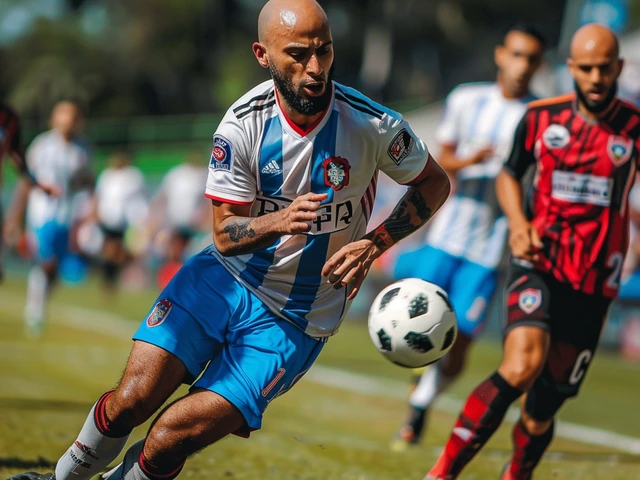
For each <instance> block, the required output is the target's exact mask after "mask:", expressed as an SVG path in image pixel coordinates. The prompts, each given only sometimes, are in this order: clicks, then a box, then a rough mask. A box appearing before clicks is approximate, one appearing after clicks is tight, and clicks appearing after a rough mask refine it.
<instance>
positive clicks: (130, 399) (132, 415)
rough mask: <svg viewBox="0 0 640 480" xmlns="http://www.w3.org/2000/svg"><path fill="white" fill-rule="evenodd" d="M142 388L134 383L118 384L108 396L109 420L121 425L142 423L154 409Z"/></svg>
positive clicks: (130, 426) (134, 425) (131, 425)
mask: <svg viewBox="0 0 640 480" xmlns="http://www.w3.org/2000/svg"><path fill="white" fill-rule="evenodd" d="M147 393H148V392H145V391H144V389H140V390H138V389H136V388H135V386H134V385H132V384H131V382H130V383H129V385H120V386H119V387H118V388H117V389H116V391H115V392H114V393H113V396H112V397H111V398H110V402H109V405H108V410H107V414H108V417H109V420H110V421H111V422H112V423H114V424H115V425H118V426H121V427H129V428H135V427H137V426H138V425H141V424H143V423H144V422H146V421H147V420H148V419H149V418H151V415H153V413H154V412H155V410H156V407H155V402H151V401H149V397H148V395H147Z"/></svg>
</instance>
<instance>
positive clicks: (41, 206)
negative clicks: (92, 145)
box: [26, 130, 90, 228]
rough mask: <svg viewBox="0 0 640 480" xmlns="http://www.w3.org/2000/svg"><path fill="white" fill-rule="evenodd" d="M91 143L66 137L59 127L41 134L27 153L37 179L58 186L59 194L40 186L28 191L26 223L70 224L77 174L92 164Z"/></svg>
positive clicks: (31, 225)
mask: <svg viewBox="0 0 640 480" xmlns="http://www.w3.org/2000/svg"><path fill="white" fill-rule="evenodd" d="M89 157H90V152H89V147H88V145H87V143H86V142H85V141H84V140H83V139H80V138H75V139H73V140H71V141H67V140H65V138H64V137H63V136H62V134H61V133H59V132H58V131H57V130H49V131H47V132H44V133H41V134H40V135H38V136H37V137H36V138H35V139H34V140H33V142H31V145H29V148H28V149H27V153H26V161H27V166H28V167H29V170H30V171H31V173H32V174H33V175H34V177H35V178H36V179H37V180H38V182H40V183H42V184H43V185H47V186H55V187H57V188H58V189H59V190H60V195H58V196H53V195H48V194H47V193H45V192H44V191H42V190H40V189H39V188H32V189H31V191H30V192H29V201H28V206H27V224H28V225H29V227H30V228H39V227H41V226H42V225H44V224H45V223H47V222H51V221H55V222H57V223H59V224H61V225H70V224H71V222H72V221H73V216H74V211H73V210H74V208H73V203H74V198H75V194H76V193H77V192H76V190H75V189H74V185H73V180H74V177H75V176H76V175H77V174H78V172H80V171H81V170H83V169H86V168H88V165H89Z"/></svg>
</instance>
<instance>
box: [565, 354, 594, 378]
mask: <svg viewBox="0 0 640 480" xmlns="http://www.w3.org/2000/svg"><path fill="white" fill-rule="evenodd" d="M592 357H593V353H591V350H583V351H582V352H580V355H578V358H576V363H575V364H574V366H573V370H572V372H571V376H570V377H569V383H570V384H571V385H575V384H576V383H578V382H579V381H580V380H582V377H584V374H585V372H586V371H587V366H588V365H589V362H590V361H591V358H592Z"/></svg>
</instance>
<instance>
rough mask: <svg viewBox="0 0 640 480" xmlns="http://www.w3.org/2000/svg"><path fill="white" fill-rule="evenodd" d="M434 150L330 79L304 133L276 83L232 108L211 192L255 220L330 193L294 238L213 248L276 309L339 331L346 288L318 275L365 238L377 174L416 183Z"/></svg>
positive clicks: (315, 330)
mask: <svg viewBox="0 0 640 480" xmlns="http://www.w3.org/2000/svg"><path fill="white" fill-rule="evenodd" d="M427 159H428V151H427V147H426V146H425V144H424V143H423V142H422V141H421V140H420V139H419V138H417V137H416V136H415V135H414V133H413V132H412V131H411V129H410V128H409V125H408V124H407V123H406V122H405V121H404V120H403V119H402V116H401V115H400V114H398V113H396V112H394V111H392V110H389V109H387V108H385V107H383V106H381V105H379V104H377V103H375V102H373V101H371V100H370V99H368V98H366V97H365V96H363V95H362V94H360V93H359V92H357V91H356V90H354V89H352V88H348V87H345V86H342V85H340V84H338V83H335V82H334V83H333V95H332V99H331V103H330V105H329V107H328V109H327V111H326V113H325V114H324V116H323V117H322V118H321V119H320V120H319V122H318V123H317V124H316V125H314V126H312V127H311V128H310V129H309V130H308V131H306V132H303V131H301V130H300V128H298V127H297V126H296V125H295V124H293V123H292V122H291V121H290V120H289V119H288V118H287V117H286V115H285V114H284V113H283V111H282V110H281V108H280V106H279V104H278V99H277V94H276V92H275V88H274V84H273V81H271V80H270V81H267V82H264V83H262V84H261V85H259V86H257V87H256V88H254V89H253V90H251V91H250V92H248V93H247V94H246V95H244V96H243V97H242V98H240V100H238V101H237V102H236V103H235V104H234V105H232V106H231V108H230V109H229V110H228V111H227V113H226V115H225V117H224V118H223V120H222V122H221V124H220V126H219V127H218V129H217V131H216V133H215V135H214V147H213V152H212V155H211V161H210V164H209V176H208V179H207V185H206V196H207V197H209V198H212V199H215V200H219V201H222V202H227V203H238V204H251V205H252V209H251V212H252V216H260V215H265V214H268V213H270V212H274V211H277V210H279V209H282V208H285V207H287V205H289V204H290V203H291V202H292V201H293V200H294V199H295V198H296V197H297V196H299V195H303V194H305V193H309V192H314V193H327V194H328V195H329V198H328V200H327V201H326V202H325V203H324V204H323V205H322V206H321V208H320V210H319V216H318V218H317V219H316V220H314V221H313V222H312V224H311V231H310V232H309V233H308V234H305V235H288V236H283V237H281V238H280V239H279V240H277V241H276V242H275V243H274V244H273V245H272V246H270V247H268V248H264V249H260V250H257V251H255V252H253V253H251V254H247V255H238V256H235V257H223V256H222V255H220V254H219V253H218V252H217V251H216V250H215V247H211V248H210V251H211V253H212V254H213V255H216V256H217V258H218V259H219V260H220V262H221V263H222V264H223V265H224V266H225V267H226V268H227V269H228V270H229V272H231V273H232V274H233V275H234V276H235V277H236V278H237V279H238V281H240V282H241V283H243V284H244V285H245V286H246V287H247V288H248V289H249V290H251V291H252V292H253V293H255V294H256V295H257V296H258V297H259V298H260V299H261V300H262V301H264V302H265V304H266V305H267V306H268V307H269V308H270V309H271V310H272V311H274V313H276V314H278V315H280V316H282V317H283V318H285V319H287V320H289V321H291V322H293V323H294V324H295V325H297V326H298V327H300V328H301V329H303V330H304V331H305V332H306V333H307V334H309V335H310V336H313V337H327V336H330V335H332V334H334V333H335V332H337V330H338V327H339V325H340V322H341V320H342V318H343V317H344V315H345V314H346V311H347V308H348V303H349V302H347V299H346V289H344V288H340V289H335V288H334V287H333V286H332V285H330V284H328V283H327V280H326V278H323V277H322V276H321V273H320V272H321V270H322V267H323V265H324V263H325V262H326V260H327V259H328V258H329V257H331V255H333V254H334V253H335V252H337V251H338V250H339V249H340V248H341V247H343V246H344V245H346V244H347V243H349V242H352V241H354V240H358V239H360V238H361V237H362V236H363V235H364V234H365V233H366V226H367V222H368V220H369V217H370V215H371V210H372V208H373V202H374V198H375V192H376V182H377V175H378V170H382V171H383V172H385V173H386V174H387V175H388V176H390V177H391V178H392V179H394V180H395V181H396V182H398V183H402V184H409V183H411V182H412V181H414V180H415V179H417V178H418V177H419V176H420V174H421V173H422V172H423V170H424V169H425V167H426V163H427Z"/></svg>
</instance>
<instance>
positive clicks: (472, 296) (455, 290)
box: [394, 245, 498, 338]
mask: <svg viewBox="0 0 640 480" xmlns="http://www.w3.org/2000/svg"><path fill="white" fill-rule="evenodd" d="M394 276H395V278H396V280H400V279H401V278H411V277H416V278H421V279H423V280H426V281H427V282H431V283H435V284H436V285H438V286H440V287H442V288H444V290H445V291H446V292H447V293H448V294H449V299H450V300H451V304H452V305H453V309H454V310H455V312H456V317H458V329H459V330H460V332H462V333H463V334H464V335H466V336H468V337H471V338H474V337H476V336H477V335H479V334H480V333H481V332H482V330H484V327H485V324H486V321H485V320H486V315H485V314H486V312H487V307H488V305H489V302H490V301H491V297H492V296H493V293H494V291H495V289H496V283H497V279H498V275H497V273H496V271H495V270H494V269H492V268H488V267H484V266H482V265H479V264H477V263H474V262H470V261H468V260H466V259H464V258H460V257H455V256H453V255H450V254H448V253H447V252H444V251H442V250H439V249H437V248H433V247H431V246H429V245H425V246H423V247H421V248H419V249H418V250H414V251H412V252H407V253H404V254H402V255H400V256H399V257H398V259H397V261H396V265H395V269H394Z"/></svg>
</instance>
